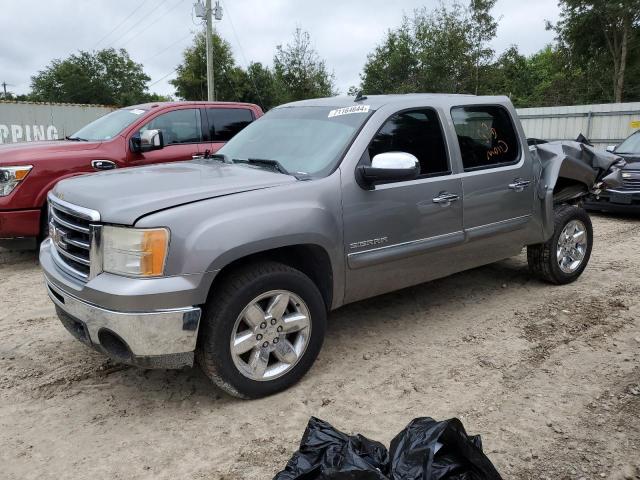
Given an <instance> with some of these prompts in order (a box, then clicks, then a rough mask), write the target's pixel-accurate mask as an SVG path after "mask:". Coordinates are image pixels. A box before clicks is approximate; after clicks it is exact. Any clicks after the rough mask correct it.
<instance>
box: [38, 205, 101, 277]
mask: <svg viewBox="0 0 640 480" xmlns="http://www.w3.org/2000/svg"><path fill="white" fill-rule="evenodd" d="M99 219H100V216H99V214H98V212H95V211H93V210H88V209H85V208H82V207H78V206H76V205H72V204H69V203H68V202H64V201H62V200H60V199H58V198H57V197H55V196H53V195H52V194H49V236H50V237H51V241H52V244H53V247H54V248H53V252H52V253H53V259H54V261H55V263H56V264H57V265H58V266H59V267H60V268H61V269H62V270H64V271H65V272H67V273H69V274H70V275H72V276H74V277H76V278H78V279H80V280H83V281H87V280H89V279H90V278H92V276H93V275H92V274H93V273H94V272H93V271H92V260H93V259H92V255H91V251H92V246H93V245H95V242H96V240H97V239H96V236H97V234H96V232H97V231H98V230H99V228H100V227H99V225H97V224H96V222H97V221H98V220H99ZM93 270H94V271H95V268H93Z"/></svg>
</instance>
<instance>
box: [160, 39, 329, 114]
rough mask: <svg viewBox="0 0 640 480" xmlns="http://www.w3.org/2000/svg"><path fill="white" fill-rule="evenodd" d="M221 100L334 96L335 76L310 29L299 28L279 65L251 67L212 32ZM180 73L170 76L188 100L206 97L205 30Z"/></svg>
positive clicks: (272, 101)
mask: <svg viewBox="0 0 640 480" xmlns="http://www.w3.org/2000/svg"><path fill="white" fill-rule="evenodd" d="M213 58H214V65H213V70H214V79H215V91H216V100H226V101H238V102H249V103H256V104H258V105H260V106H261V107H262V108H263V109H264V110H268V109H270V108H273V107H274V106H277V105H279V104H281V103H285V102H289V101H293V100H301V99H304V98H313V97H324V96H329V95H333V94H334V92H333V88H334V87H333V85H334V83H333V75H331V74H329V73H328V72H327V69H326V66H325V62H324V60H322V59H321V58H320V57H319V55H318V53H317V52H316V51H315V50H314V49H313V47H312V45H311V39H310V36H309V34H308V33H307V32H304V31H302V30H300V29H297V30H296V32H295V34H294V37H293V41H292V43H290V44H288V45H286V46H284V47H283V46H282V45H279V46H278V47H277V48H276V54H275V57H274V60H273V61H274V68H273V69H270V68H268V67H266V66H264V65H263V64H261V63H259V62H253V63H251V64H249V66H248V67H247V68H246V69H243V68H241V67H239V66H237V65H236V63H235V60H234V58H233V52H232V50H231V45H230V44H229V43H228V42H226V41H225V40H224V39H223V38H222V37H220V36H219V35H218V34H217V33H214V35H213ZM177 73H178V75H177V77H176V79H175V80H171V82H170V83H171V84H172V85H173V86H174V87H176V94H177V96H178V97H180V98H182V99H184V100H206V98H207V60H206V41H205V36H204V34H203V33H201V34H199V35H197V36H196V38H195V41H194V44H193V45H192V46H190V47H189V48H187V49H186V50H185V51H184V54H183V61H182V63H181V64H180V65H179V66H178V69H177Z"/></svg>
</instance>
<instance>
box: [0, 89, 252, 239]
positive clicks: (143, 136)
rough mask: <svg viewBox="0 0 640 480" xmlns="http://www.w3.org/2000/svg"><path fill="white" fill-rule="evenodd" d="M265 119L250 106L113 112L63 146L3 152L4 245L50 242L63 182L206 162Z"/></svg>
mask: <svg viewBox="0 0 640 480" xmlns="http://www.w3.org/2000/svg"><path fill="white" fill-rule="evenodd" d="M262 115H263V112H262V110H261V109H260V107H258V106H257V105H253V104H248V103H231V102H229V103H227V102H163V103H149V104H145V105H135V106H132V107H127V108H122V109H120V110H115V111H113V112H111V113H109V114H107V115H105V116H103V117H101V118H99V119H97V120H95V121H94V122H91V123H90V124H88V125H87V126H85V127H83V128H81V129H80V130H78V131H77V132H76V133H74V134H73V135H71V136H69V137H67V138H66V139H64V140H55V141H50V142H34V143H20V144H13V145H2V146H0V238H14V237H37V236H45V235H46V221H47V220H46V217H47V215H46V210H45V209H46V203H47V193H48V192H49V190H51V189H52V188H53V186H54V185H55V184H56V183H57V182H58V181H60V180H62V179H63V178H67V177H71V176H74V175H81V174H85V173H90V172H95V171H99V170H109V169H112V168H122V167H135V166H141V165H149V164H152V163H161V162H174V161H177V160H191V159H193V158H200V157H204V156H206V155H208V154H211V153H215V152H216V151H217V150H218V149H219V148H220V147H222V145H224V143H225V142H226V141H227V140H229V139H230V138H231V137H233V136H234V135H235V134H236V133H238V132H239V131H240V130H242V129H243V128H244V127H245V126H246V125H248V124H249V123H251V122H252V121H254V120H255V119H257V118H259V117H261V116H262Z"/></svg>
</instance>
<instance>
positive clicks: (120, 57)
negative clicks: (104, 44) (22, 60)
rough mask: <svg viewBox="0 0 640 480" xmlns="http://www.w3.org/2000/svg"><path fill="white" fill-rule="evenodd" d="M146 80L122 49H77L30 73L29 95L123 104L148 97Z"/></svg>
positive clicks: (40, 98) (50, 99) (47, 99)
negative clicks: (62, 58) (35, 72)
mask: <svg viewBox="0 0 640 480" xmlns="http://www.w3.org/2000/svg"><path fill="white" fill-rule="evenodd" d="M149 80H150V78H149V77H148V76H147V75H146V74H145V73H144V71H143V68H142V65H141V64H139V63H135V62H134V61H133V60H131V58H130V57H129V54H128V53H127V51H126V50H124V49H120V50H115V49H113V48H110V49H106V50H100V51H98V52H93V53H90V52H84V51H80V52H78V53H77V54H73V55H71V56H69V57H68V58H66V59H65V60H59V59H57V60H53V61H52V62H51V64H50V65H49V66H48V67H46V68H45V69H44V70H42V71H40V72H38V74H36V75H34V76H33V77H31V90H32V92H31V94H30V99H32V100H35V101H41V102H65V103H89V104H103V105H116V106H125V105H131V104H135V103H141V102H144V101H147V100H148V99H149V93H148V92H147V83H148V82H149Z"/></svg>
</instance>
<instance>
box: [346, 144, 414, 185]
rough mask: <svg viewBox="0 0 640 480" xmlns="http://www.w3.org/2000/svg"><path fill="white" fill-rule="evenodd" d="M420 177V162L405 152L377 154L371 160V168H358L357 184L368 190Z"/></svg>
mask: <svg viewBox="0 0 640 480" xmlns="http://www.w3.org/2000/svg"><path fill="white" fill-rule="evenodd" d="M418 175H420V162H419V161H418V159H417V158H416V157H415V156H413V155H411V154H410V153H405V152H386V153H379V154H378V155H376V156H375V157H373V159H372V160H371V166H369V165H360V166H359V167H358V175H357V180H358V184H359V185H360V186H361V187H363V188H366V189H368V190H370V189H372V188H373V186H374V185H376V184H378V183H388V182H401V181H405V180H414V179H416V178H418Z"/></svg>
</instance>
